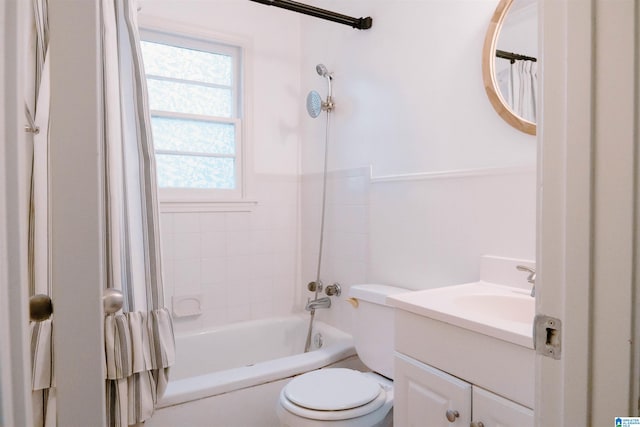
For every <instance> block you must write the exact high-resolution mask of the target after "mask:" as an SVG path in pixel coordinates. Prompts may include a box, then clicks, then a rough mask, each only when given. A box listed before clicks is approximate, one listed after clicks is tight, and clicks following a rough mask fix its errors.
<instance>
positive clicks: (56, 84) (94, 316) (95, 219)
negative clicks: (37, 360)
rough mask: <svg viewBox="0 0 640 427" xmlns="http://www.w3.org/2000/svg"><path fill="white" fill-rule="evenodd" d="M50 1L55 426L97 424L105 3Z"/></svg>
mask: <svg viewBox="0 0 640 427" xmlns="http://www.w3.org/2000/svg"><path fill="white" fill-rule="evenodd" d="M48 7H49V28H50V46H51V50H50V54H51V57H50V61H51V119H50V123H51V125H50V147H51V148H50V171H51V172H50V173H51V176H50V179H51V186H50V198H49V199H50V200H51V206H50V212H51V233H50V239H51V245H52V246H51V250H52V260H51V263H52V287H53V295H52V299H53V307H54V322H55V327H54V347H55V360H54V369H55V372H56V386H57V387H56V388H57V404H58V408H57V409H58V411H57V412H58V425H60V426H76V425H85V426H96V427H100V426H102V425H104V422H105V396H104V388H105V382H104V373H103V369H104V363H105V362H104V338H103V322H104V320H103V314H102V303H101V296H102V289H103V288H104V286H103V277H104V265H103V256H104V248H103V244H102V240H103V237H102V233H103V230H104V226H103V222H104V220H103V218H102V212H103V209H102V203H103V194H104V185H103V182H102V181H103V178H102V166H101V165H102V151H101V149H102V133H103V131H102V123H101V121H102V109H101V91H100V89H99V88H100V87H101V72H102V70H101V61H100V57H99V54H98V53H99V50H98V47H99V43H100V40H101V32H100V25H99V21H98V17H99V16H100V2H99V0H83V1H77V0H51V1H49V6H48ZM70 29H72V31H70Z"/></svg>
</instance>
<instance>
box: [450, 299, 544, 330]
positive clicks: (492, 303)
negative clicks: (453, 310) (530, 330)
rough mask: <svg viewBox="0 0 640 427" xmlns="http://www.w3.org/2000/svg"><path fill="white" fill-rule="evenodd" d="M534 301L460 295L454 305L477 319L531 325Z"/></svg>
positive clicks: (533, 314)
mask: <svg viewBox="0 0 640 427" xmlns="http://www.w3.org/2000/svg"><path fill="white" fill-rule="evenodd" d="M534 302H535V300H534V299H533V298H531V297H530V296H528V295H519V294H515V293H514V294H513V295H499V294H471V295H460V296H458V297H456V298H455V300H454V303H455V304H456V305H457V306H458V308H459V309H460V310H464V311H465V312H467V313H469V314H472V315H475V316H477V317H483V318H492V317H496V318H498V319H501V320H504V321H506V322H516V323H524V324H525V325H531V321H532V320H533V317H534V316H535V304H534Z"/></svg>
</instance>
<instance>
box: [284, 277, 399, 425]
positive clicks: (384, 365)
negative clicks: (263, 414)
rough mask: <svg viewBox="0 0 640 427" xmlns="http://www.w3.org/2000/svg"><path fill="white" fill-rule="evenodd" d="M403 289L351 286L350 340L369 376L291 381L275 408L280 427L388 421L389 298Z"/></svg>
mask: <svg viewBox="0 0 640 427" xmlns="http://www.w3.org/2000/svg"><path fill="white" fill-rule="evenodd" d="M403 292H407V289H402V288H397V287H393V286H385V285H355V286H352V287H351V289H350V290H349V296H350V297H351V298H352V299H353V300H354V301H355V302H354V303H353V305H354V309H353V338H354V341H355V347H356V351H357V352H358V356H359V357H360V360H362V362H363V363H364V364H365V365H367V367H369V368H370V369H371V370H372V371H373V372H360V371H355V370H352V369H343V368H327V369H320V370H317V371H312V372H307V373H306V374H302V375H300V376H297V377H295V378H294V379H293V380H291V381H290V382H289V383H288V384H287V385H286V386H285V387H284V388H283V389H282V391H281V392H280V400H279V403H278V407H277V412H278V417H279V418H280V423H281V425H282V426H283V427H319V426H331V427H360V426H362V427H383V426H391V425H392V422H393V411H392V409H393V381H392V380H393V345H394V343H393V339H394V325H393V308H392V307H390V306H388V305H386V302H385V300H386V298H387V296H389V295H393V294H398V293H403Z"/></svg>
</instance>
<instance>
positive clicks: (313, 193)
mask: <svg viewBox="0 0 640 427" xmlns="http://www.w3.org/2000/svg"><path fill="white" fill-rule="evenodd" d="M369 175H370V172H369V168H368V167H363V168H354V169H349V170H342V171H336V172H330V173H329V176H328V180H327V204H326V211H325V217H326V225H325V238H324V250H323V257H322V270H321V275H320V277H321V280H322V281H323V283H324V284H325V286H326V285H330V284H332V283H334V282H338V283H340V285H341V286H342V291H343V294H342V296H341V297H339V298H337V297H334V298H332V300H333V302H332V308H331V309H330V310H318V311H316V315H317V316H318V318H319V319H321V320H324V321H327V322H329V323H332V324H334V325H339V327H340V328H341V329H343V330H346V331H350V329H351V327H350V323H351V322H350V314H351V313H350V305H348V303H346V302H345V298H346V297H347V295H348V293H349V288H350V287H351V285H353V284H358V283H366V281H367V271H368V266H369V255H368V254H369ZM302 200H303V205H302V210H301V212H302V231H301V233H302V239H303V243H302V251H303V253H302V262H303V265H302V280H303V282H304V283H307V282H309V281H312V280H315V278H316V274H317V263H318V247H319V240H320V237H319V236H320V220H321V208H322V205H321V202H322V177H321V175H319V174H312V175H306V176H304V177H303V178H302ZM323 296H324V295H323ZM302 297H303V302H305V301H306V298H307V297H313V294H312V293H310V292H303V295H302Z"/></svg>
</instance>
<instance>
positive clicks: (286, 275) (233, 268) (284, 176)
mask: <svg viewBox="0 0 640 427" xmlns="http://www.w3.org/2000/svg"><path fill="white" fill-rule="evenodd" d="M141 6H142V10H141V12H140V23H141V25H142V26H144V25H145V24H146V25H153V26H169V28H174V29H175V30H178V31H182V32H187V33H190V34H195V35H199V34H200V35H205V36H208V37H214V38H216V39H218V40H219V41H223V42H225V41H227V42H231V43H239V44H241V45H242V47H243V48H244V50H245V54H246V62H245V64H244V65H245V69H244V72H245V108H244V111H245V117H244V118H243V120H244V129H243V130H244V138H246V140H247V142H248V143H249V151H248V152H247V154H248V155H247V162H248V163H247V166H248V169H249V170H251V171H253V172H254V175H253V176H252V177H250V178H251V181H250V182H249V184H250V188H249V198H250V199H252V200H255V201H256V202H257V204H256V206H255V208H253V209H252V210H250V211H245V212H240V211H238V210H237V209H235V211H222V212H221V211H216V210H215V209H209V210H208V211H197V212H196V211H194V212H169V211H167V209H166V207H162V206H161V210H162V211H163V214H162V218H161V230H162V239H163V240H162V245H163V255H164V259H163V265H164V268H165V288H166V290H167V291H166V297H167V304H168V306H169V307H171V299H172V297H174V296H175V297H180V296H190V295H200V296H201V297H202V307H201V308H202V311H203V314H202V315H200V316H193V317H185V318H176V319H175V326H176V330H177V332H178V333H181V332H187V331H190V330H193V329H200V328H208V327H212V326H216V325H220V324H225V323H229V322H235V321H242V320H250V319H255V318H261V317H267V316H274V315H287V314H290V313H291V312H292V311H294V310H300V306H299V304H300V303H299V300H300V291H299V290H298V288H299V286H297V285H298V284H299V279H298V277H299V271H298V253H299V251H298V175H299V153H298V150H299V129H298V126H299V121H300V117H299V114H300V113H301V111H302V110H301V105H303V104H302V102H303V101H301V100H300V96H299V94H300V81H299V80H300V78H299V75H300V74H299V64H300V50H301V48H300V18H299V16H298V15H297V14H293V13H281V11H278V10H276V9H275V8H266V7H264V6H262V5H259V4H256V3H252V2H249V1H238V0H207V1H200V0H143V1H142V2H141ZM296 304H297V305H296Z"/></svg>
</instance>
